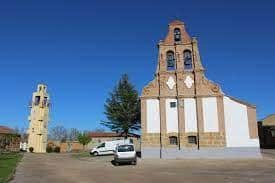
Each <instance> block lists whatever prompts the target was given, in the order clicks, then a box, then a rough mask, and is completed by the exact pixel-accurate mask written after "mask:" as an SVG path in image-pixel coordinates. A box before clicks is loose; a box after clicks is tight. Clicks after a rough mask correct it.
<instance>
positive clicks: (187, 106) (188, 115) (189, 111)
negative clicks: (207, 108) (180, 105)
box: [184, 98, 197, 132]
mask: <svg viewBox="0 0 275 183" xmlns="http://www.w3.org/2000/svg"><path fill="white" fill-rule="evenodd" d="M196 113H197V112H196V101H195V99H194V98H186V99H184V116H185V132H197V115H196Z"/></svg>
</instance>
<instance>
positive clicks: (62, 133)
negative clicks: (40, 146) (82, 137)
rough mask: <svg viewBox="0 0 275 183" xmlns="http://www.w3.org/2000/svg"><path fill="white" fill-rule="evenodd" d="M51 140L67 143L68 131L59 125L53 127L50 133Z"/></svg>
mask: <svg viewBox="0 0 275 183" xmlns="http://www.w3.org/2000/svg"><path fill="white" fill-rule="evenodd" d="M49 139H51V140H59V141H66V140H67V130H66V128H65V127H64V126H61V125H58V126H55V127H52V128H51V129H50V133H49Z"/></svg>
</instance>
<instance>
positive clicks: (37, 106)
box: [28, 84, 50, 153]
mask: <svg viewBox="0 0 275 183" xmlns="http://www.w3.org/2000/svg"><path fill="white" fill-rule="evenodd" d="M49 101H50V97H49V94H48V93H47V86H46V85H43V84H39V85H38V87H37V91H35V92H34V93H33V95H32V101H31V104H30V108H31V113H30V116H29V122H30V124H29V129H28V147H29V148H30V147H33V149H34V151H33V152H37V153H44V152H46V146H47V136H48V122H49V104H50V103H49Z"/></svg>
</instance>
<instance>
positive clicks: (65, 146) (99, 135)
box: [54, 132, 140, 152]
mask: <svg viewBox="0 0 275 183" xmlns="http://www.w3.org/2000/svg"><path fill="white" fill-rule="evenodd" d="M89 136H90V137H91V139H92V140H91V142H90V143H89V144H88V145H87V146H86V147H85V150H90V149H91V148H93V147H95V146H97V145H99V144H100V143H103V142H105V141H112V140H121V139H124V138H125V135H124V134H122V133H115V132H90V133H89ZM128 138H129V139H130V141H131V142H132V143H133V144H134V145H135V148H136V150H137V151H140V136H139V135H137V134H133V133H130V134H128ZM54 144H55V145H56V146H60V149H61V150H60V152H77V151H82V150H83V146H82V144H80V143H79V142H78V141H67V142H59V143H57V142H54Z"/></svg>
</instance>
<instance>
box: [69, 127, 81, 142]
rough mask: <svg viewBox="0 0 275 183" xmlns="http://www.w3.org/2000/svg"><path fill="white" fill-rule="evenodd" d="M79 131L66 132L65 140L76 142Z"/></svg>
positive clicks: (74, 129)
mask: <svg viewBox="0 0 275 183" xmlns="http://www.w3.org/2000/svg"><path fill="white" fill-rule="evenodd" d="M79 133H80V131H79V130H78V129H76V128H71V129H68V130H67V140H69V141H76V140H77V137H78V135H79Z"/></svg>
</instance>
